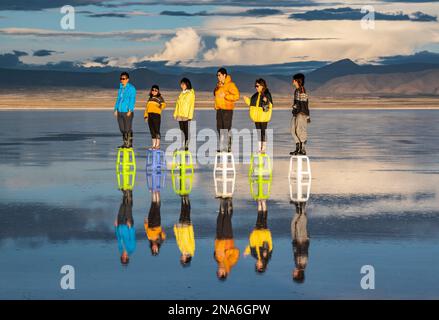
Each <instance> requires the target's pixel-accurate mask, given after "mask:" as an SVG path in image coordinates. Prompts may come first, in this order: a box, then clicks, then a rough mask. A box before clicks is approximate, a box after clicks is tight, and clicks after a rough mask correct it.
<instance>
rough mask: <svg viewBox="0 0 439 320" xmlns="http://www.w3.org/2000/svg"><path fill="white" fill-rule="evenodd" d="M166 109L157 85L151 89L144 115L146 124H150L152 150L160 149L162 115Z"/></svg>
mask: <svg viewBox="0 0 439 320" xmlns="http://www.w3.org/2000/svg"><path fill="white" fill-rule="evenodd" d="M164 108H166V103H165V100H164V99H163V97H162V95H161V93H160V88H159V86H158V85H156V84H155V85H153V86H152V87H151V91H150V92H149V99H148V102H147V103H146V107H145V112H144V114H143V119H145V122H148V126H149V132H150V133H151V138H152V147H151V149H160V124H161V113H162V110H163V109H164Z"/></svg>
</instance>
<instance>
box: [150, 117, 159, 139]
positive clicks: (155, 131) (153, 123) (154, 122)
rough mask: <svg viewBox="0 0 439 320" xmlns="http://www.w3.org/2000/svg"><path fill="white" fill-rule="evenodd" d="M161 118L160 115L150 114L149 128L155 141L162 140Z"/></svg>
mask: <svg viewBox="0 0 439 320" xmlns="http://www.w3.org/2000/svg"><path fill="white" fill-rule="evenodd" d="M160 123H161V116H160V115H159V114H158V113H152V112H151V113H148V126H149V131H150V132H151V137H152V138H153V139H160Z"/></svg>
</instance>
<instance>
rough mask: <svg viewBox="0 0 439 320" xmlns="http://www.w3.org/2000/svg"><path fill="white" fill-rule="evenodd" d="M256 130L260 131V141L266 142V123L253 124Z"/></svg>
mask: <svg viewBox="0 0 439 320" xmlns="http://www.w3.org/2000/svg"><path fill="white" fill-rule="evenodd" d="M255 125H256V129H259V130H261V141H266V137H265V130H267V125H268V122H255Z"/></svg>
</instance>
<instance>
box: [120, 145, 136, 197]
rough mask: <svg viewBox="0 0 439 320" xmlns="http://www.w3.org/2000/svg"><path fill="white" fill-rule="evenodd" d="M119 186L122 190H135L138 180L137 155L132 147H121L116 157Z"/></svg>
mask: <svg viewBox="0 0 439 320" xmlns="http://www.w3.org/2000/svg"><path fill="white" fill-rule="evenodd" d="M116 177H117V186H118V188H119V189H120V190H133V188H134V184H135V182H136V157H135V155H134V150H133V149H132V148H119V149H118V151H117V158H116Z"/></svg>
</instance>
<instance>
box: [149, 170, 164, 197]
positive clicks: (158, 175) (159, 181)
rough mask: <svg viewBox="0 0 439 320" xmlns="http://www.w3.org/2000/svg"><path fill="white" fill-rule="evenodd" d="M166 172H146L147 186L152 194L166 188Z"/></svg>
mask: <svg viewBox="0 0 439 320" xmlns="http://www.w3.org/2000/svg"><path fill="white" fill-rule="evenodd" d="M165 178H166V172H163V171H156V172H154V171H153V172H146V186H147V187H148V190H149V191H151V192H154V191H160V190H161V189H162V188H164V187H165Z"/></svg>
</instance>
